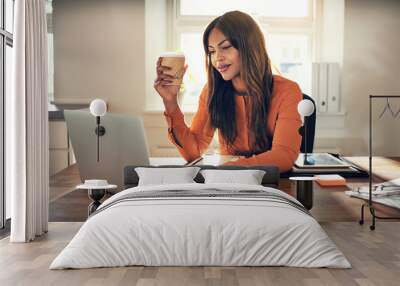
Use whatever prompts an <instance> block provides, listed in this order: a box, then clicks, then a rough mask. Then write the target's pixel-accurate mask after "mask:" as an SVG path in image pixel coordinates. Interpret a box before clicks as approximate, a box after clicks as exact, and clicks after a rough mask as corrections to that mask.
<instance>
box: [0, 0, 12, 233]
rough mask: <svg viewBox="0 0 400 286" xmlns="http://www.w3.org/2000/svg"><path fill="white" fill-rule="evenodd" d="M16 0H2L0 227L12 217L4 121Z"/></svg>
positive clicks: (9, 86)
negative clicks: (6, 175)
mask: <svg viewBox="0 0 400 286" xmlns="http://www.w3.org/2000/svg"><path fill="white" fill-rule="evenodd" d="M13 15H14V1H13V0H0V58H1V61H0V62H1V67H0V228H4V226H5V221H6V219H7V218H9V217H10V207H9V206H10V194H9V193H8V192H7V191H6V188H5V171H6V169H7V168H5V158H4V155H5V154H6V152H5V144H4V143H5V139H6V137H5V132H6V129H7V126H6V124H5V123H6V122H4V118H5V112H6V108H5V105H6V104H7V101H6V100H7V98H8V97H9V95H10V93H11V87H12V85H11V80H12V78H11V72H12V65H13V55H12V46H13V34H12V33H13V21H14V18H13Z"/></svg>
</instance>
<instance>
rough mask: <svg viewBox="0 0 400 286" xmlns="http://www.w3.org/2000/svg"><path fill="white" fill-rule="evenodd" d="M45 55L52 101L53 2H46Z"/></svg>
mask: <svg viewBox="0 0 400 286" xmlns="http://www.w3.org/2000/svg"><path fill="white" fill-rule="evenodd" d="M46 21H47V53H48V61H47V62H48V68H47V70H48V93H49V94H48V97H49V101H52V100H54V33H53V0H46Z"/></svg>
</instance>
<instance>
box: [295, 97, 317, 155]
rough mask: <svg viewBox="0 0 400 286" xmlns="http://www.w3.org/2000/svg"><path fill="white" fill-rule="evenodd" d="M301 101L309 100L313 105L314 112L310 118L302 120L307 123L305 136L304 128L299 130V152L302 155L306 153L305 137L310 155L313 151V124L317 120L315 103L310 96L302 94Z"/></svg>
mask: <svg viewBox="0 0 400 286" xmlns="http://www.w3.org/2000/svg"><path fill="white" fill-rule="evenodd" d="M303 99H308V100H311V101H312V103H313V104H314V112H313V114H311V115H310V116H306V117H305V118H304V120H305V121H306V122H307V134H304V126H302V127H301V128H300V129H299V133H300V135H301V137H302V138H301V147H300V152H301V153H304V152H305V151H306V146H305V142H304V141H305V138H306V137H307V153H312V152H313V149H314V137H315V122H316V120H317V112H316V110H317V107H316V106H315V101H314V99H313V98H312V97H311V96H308V95H307V94H304V93H303Z"/></svg>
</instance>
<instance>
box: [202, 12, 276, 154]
mask: <svg viewBox="0 0 400 286" xmlns="http://www.w3.org/2000/svg"><path fill="white" fill-rule="evenodd" d="M213 29H218V30H220V31H221V32H222V33H223V34H224V35H225V36H226V37H227V39H228V40H229V41H230V43H231V44H232V46H233V47H234V48H235V49H237V50H238V51H239V56H240V78H241V79H242V80H243V81H244V83H245V84H246V87H247V93H248V96H247V97H246V99H247V100H246V102H247V103H248V104H249V107H250V110H251V112H250V114H248V115H247V116H248V121H249V126H248V127H249V130H250V131H251V134H249V135H251V136H254V142H253V146H251V147H250V148H252V149H253V150H251V151H252V153H260V152H264V151H266V150H269V149H270V148H271V135H270V134H269V132H268V129H267V115H268V110H269V106H270V103H271V97H272V85H273V77H272V71H271V63H270V59H269V57H268V54H267V50H266V48H265V40H264V36H263V33H262V31H261V29H260V27H259V26H258V25H257V23H256V22H255V21H254V19H253V18H252V17H251V16H249V15H247V14H246V13H243V12H240V11H231V12H227V13H225V14H223V15H222V16H220V17H218V18H216V19H214V20H213V21H212V22H211V23H210V24H209V25H208V26H207V28H206V30H205V31H204V34H203V45H204V51H205V53H206V67H207V73H208V83H207V85H208V93H209V94H208V98H209V101H208V109H209V113H210V119H211V125H212V126H213V127H214V128H218V129H219V132H220V134H221V135H222V137H223V138H224V140H225V142H226V143H227V145H228V146H230V147H232V145H233V142H234V141H235V139H236V136H237V129H236V110H235V97H234V92H235V91H234V88H233V84H232V81H231V80H229V81H225V80H224V79H223V78H222V76H221V74H220V73H219V72H218V71H217V70H216V69H215V68H214V67H213V66H212V63H211V54H210V53H209V52H208V38H209V35H210V33H211V31H212V30H213ZM238 151H239V150H238Z"/></svg>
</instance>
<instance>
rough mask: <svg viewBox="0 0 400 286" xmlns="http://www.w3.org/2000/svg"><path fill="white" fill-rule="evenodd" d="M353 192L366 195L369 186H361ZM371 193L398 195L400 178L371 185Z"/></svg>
mask: <svg viewBox="0 0 400 286" xmlns="http://www.w3.org/2000/svg"><path fill="white" fill-rule="evenodd" d="M353 192H357V193H359V194H361V195H363V196H368V195H369V186H365V187H361V188H359V189H358V190H354V191H353ZM372 195H373V196H374V197H383V196H393V195H400V179H395V180H391V181H388V182H384V183H381V184H376V185H373V186H372Z"/></svg>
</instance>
